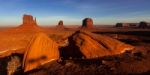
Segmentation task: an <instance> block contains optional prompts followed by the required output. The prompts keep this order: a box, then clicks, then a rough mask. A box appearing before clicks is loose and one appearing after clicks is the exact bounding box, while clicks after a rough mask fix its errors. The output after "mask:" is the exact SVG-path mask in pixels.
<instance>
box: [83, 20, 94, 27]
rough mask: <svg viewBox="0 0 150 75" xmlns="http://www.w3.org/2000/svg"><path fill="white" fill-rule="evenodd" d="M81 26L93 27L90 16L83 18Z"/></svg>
mask: <svg viewBox="0 0 150 75" xmlns="http://www.w3.org/2000/svg"><path fill="white" fill-rule="evenodd" d="M82 27H83V28H93V20H92V19H91V18H85V19H84V20H83V22H82Z"/></svg>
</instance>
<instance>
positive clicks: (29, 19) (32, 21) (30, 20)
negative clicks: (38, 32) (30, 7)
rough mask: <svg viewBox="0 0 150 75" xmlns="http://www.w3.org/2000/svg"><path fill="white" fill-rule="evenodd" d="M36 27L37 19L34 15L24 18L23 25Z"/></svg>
mask: <svg viewBox="0 0 150 75" xmlns="http://www.w3.org/2000/svg"><path fill="white" fill-rule="evenodd" d="M26 24H28V25H33V24H34V25H36V19H33V16H32V15H24V16H23V25H26Z"/></svg>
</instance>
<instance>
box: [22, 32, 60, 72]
mask: <svg viewBox="0 0 150 75" xmlns="http://www.w3.org/2000/svg"><path fill="white" fill-rule="evenodd" d="M57 59H59V50H58V44H57V43H56V42H55V41H53V40H51V39H50V38H49V37H48V36H47V35H46V34H43V33H38V34H36V35H35V36H34V37H33V38H32V39H31V41H30V43H29V44H28V46H27V48H26V52H25V54H24V59H23V68H24V71H25V72H26V71H30V70H32V69H35V68H37V67H39V66H40V65H43V64H45V63H48V62H50V61H53V60H57Z"/></svg>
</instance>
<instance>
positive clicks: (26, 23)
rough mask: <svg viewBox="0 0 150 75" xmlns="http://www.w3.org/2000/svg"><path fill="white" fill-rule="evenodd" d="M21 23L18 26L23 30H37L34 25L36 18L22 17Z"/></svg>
mask: <svg viewBox="0 0 150 75" xmlns="http://www.w3.org/2000/svg"><path fill="white" fill-rule="evenodd" d="M22 19H23V23H22V25H21V26H20V27H21V28H24V29H35V28H38V25H37V23H36V18H34V17H33V16H32V15H26V14H25V15H23V18H22Z"/></svg>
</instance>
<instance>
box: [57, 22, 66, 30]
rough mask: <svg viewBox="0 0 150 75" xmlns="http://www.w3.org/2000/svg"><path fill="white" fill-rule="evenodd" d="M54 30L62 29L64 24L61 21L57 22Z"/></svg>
mask: <svg viewBox="0 0 150 75" xmlns="http://www.w3.org/2000/svg"><path fill="white" fill-rule="evenodd" d="M56 28H57V29H64V23H63V21H62V20H60V21H59V22H58V25H57V27H56Z"/></svg>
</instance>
